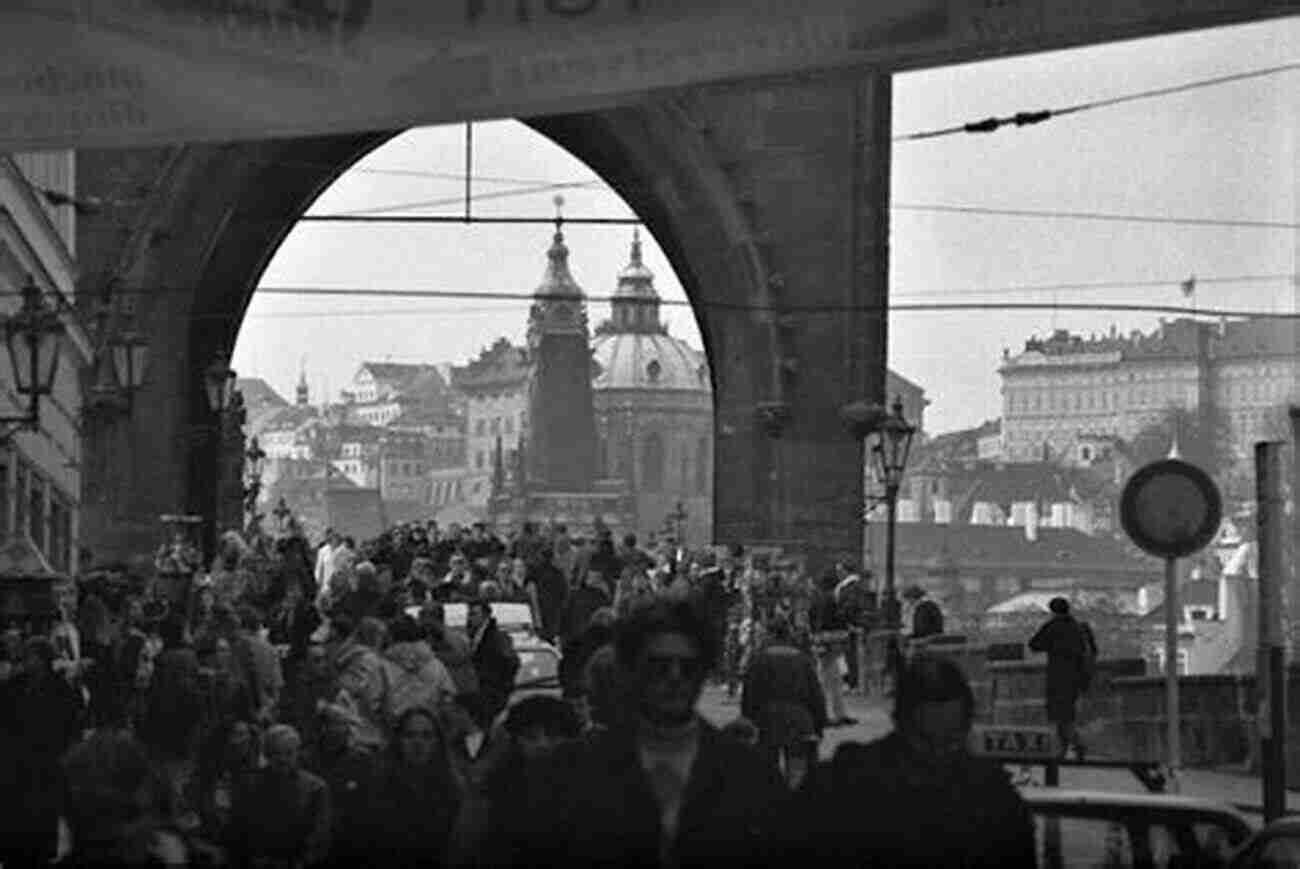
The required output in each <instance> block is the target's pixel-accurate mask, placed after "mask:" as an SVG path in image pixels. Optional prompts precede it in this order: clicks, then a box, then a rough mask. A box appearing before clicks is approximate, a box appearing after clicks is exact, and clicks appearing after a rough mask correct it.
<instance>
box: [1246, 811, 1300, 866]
mask: <svg viewBox="0 0 1300 869" xmlns="http://www.w3.org/2000/svg"><path fill="white" fill-rule="evenodd" d="M1229 865H1230V866H1231V867H1232V869H1256V867H1260V869H1262V867H1268V869H1284V867H1291V866H1295V867H1300V817H1288V818H1278V819H1277V820H1276V821H1273V822H1272V823H1270V824H1267V825H1266V826H1265V827H1264V828H1263V829H1261V830H1260V831H1259V832H1257V833H1255V835H1253V836H1251V837H1250V839H1249V840H1248V841H1247V842H1246V843H1245V844H1244V845H1242V846H1241V848H1239V849H1238V850H1237V853H1236V854H1235V855H1233V858H1232V862H1231V863H1230V864H1229Z"/></svg>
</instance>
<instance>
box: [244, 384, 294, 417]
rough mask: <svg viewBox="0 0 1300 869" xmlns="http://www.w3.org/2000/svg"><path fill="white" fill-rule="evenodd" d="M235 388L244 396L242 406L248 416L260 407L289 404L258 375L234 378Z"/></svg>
mask: <svg viewBox="0 0 1300 869" xmlns="http://www.w3.org/2000/svg"><path fill="white" fill-rule="evenodd" d="M235 389H237V390H239V392H240V394H242V395H243V396H244V407H245V408H247V410H248V412H249V415H250V416H251V415H252V414H253V413H254V412H255V411H258V410H260V409H262V408H266V407H288V406H289V402H288V401H287V400H286V399H285V397H284V396H283V395H281V394H280V393H278V392H276V391H275V388H274V387H273V386H271V384H269V383H267V382H266V381H265V380H263V379H262V378H260V377H240V378H238V379H237V380H235Z"/></svg>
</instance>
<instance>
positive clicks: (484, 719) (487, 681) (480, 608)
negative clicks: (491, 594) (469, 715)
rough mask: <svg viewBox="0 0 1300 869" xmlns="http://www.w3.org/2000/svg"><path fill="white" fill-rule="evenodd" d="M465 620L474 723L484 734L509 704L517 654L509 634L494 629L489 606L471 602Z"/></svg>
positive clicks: (483, 602) (480, 602)
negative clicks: (475, 700) (475, 691)
mask: <svg viewBox="0 0 1300 869" xmlns="http://www.w3.org/2000/svg"><path fill="white" fill-rule="evenodd" d="M466 619H467V622H466V627H468V628H469V636H470V655H471V657H472V658H473V661H474V672H475V673H476V674H478V687H479V705H478V709H477V710H476V711H477V715H476V716H475V720H476V721H477V723H478V726H479V727H481V728H482V729H483V731H484V732H485V733H486V732H487V731H488V730H490V729H491V727H492V722H493V721H494V720H496V717H497V716H498V715H500V714H501V710H503V709H505V708H506V704H507V703H508V702H509V701H510V694H511V692H512V691H514V687H515V676H516V675H517V674H518V672H519V655H518V654H517V653H516V652H515V647H514V643H513V642H511V640H510V637H509V635H508V634H505V633H503V632H502V631H501V629H500V628H498V627H497V620H496V619H494V618H492V605H491V604H490V603H488V602H487V601H485V600H475V601H471V602H470V604H469V612H468V614H467V616H466Z"/></svg>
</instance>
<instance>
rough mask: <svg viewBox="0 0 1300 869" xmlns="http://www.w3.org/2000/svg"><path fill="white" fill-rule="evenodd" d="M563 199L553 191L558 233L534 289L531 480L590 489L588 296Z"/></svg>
mask: <svg viewBox="0 0 1300 869" xmlns="http://www.w3.org/2000/svg"><path fill="white" fill-rule="evenodd" d="M563 205H564V198H563V197H561V196H556V197H555V206H556V216H555V235H554V237H553V239H552V241H551V248H550V250H549V251H547V255H546V256H547V265H546V274H545V276H544V277H543V278H542V283H541V285H540V286H538V287H537V289H536V291H534V293H533V299H534V301H533V306H532V309H531V311H530V313H529V317H528V352H529V357H530V358H531V360H532V364H533V373H532V378H531V383H530V385H529V393H528V441H527V449H526V456H527V465H528V467H527V481H528V483H529V485H530V487H531V486H535V487H537V488H538V489H540V490H543V491H552V492H588V491H590V490H591V489H592V485H593V483H594V482H595V479H596V473H597V472H596V465H597V451H596V411H595V404H594V401H593V399H592V391H591V380H592V374H593V363H592V358H591V341H590V333H589V331H588V325H587V305H586V297H585V295H584V293H583V291H582V288H581V287H579V286H578V283H577V281H575V280H574V279H573V275H572V274H571V273H570V271H569V249H568V247H566V246H565V244H564V217H563V213H562V211H561V209H562V208H563Z"/></svg>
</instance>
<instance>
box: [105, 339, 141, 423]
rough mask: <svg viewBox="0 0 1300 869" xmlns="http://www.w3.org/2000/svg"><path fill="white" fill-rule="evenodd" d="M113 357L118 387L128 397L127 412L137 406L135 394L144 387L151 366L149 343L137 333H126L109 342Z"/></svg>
mask: <svg viewBox="0 0 1300 869" xmlns="http://www.w3.org/2000/svg"><path fill="white" fill-rule="evenodd" d="M108 349H109V352H110V353H111V354H112V357H113V373H114V374H116V375H117V387H118V389H120V390H122V392H123V393H125V395H126V412H127V413H128V414H129V413H130V412H131V409H132V407H133V406H134V404H135V394H136V392H138V391H139V390H140V387H142V386H143V385H144V372H145V367H146V366H147V365H148V364H149V342H148V341H147V340H145V338H144V337H143V336H141V335H140V334H138V333H136V332H124V333H121V334H119V335H116V336H114V337H113V338H112V339H111V340H110V341H109V342H108Z"/></svg>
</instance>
